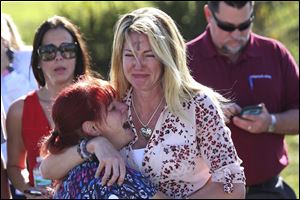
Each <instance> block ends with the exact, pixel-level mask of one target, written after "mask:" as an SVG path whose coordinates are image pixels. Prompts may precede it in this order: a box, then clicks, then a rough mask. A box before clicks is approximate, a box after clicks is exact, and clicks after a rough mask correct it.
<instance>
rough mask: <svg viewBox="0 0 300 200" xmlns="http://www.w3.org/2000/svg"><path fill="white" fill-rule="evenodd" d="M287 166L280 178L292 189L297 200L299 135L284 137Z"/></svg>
mask: <svg viewBox="0 0 300 200" xmlns="http://www.w3.org/2000/svg"><path fill="white" fill-rule="evenodd" d="M286 142H287V146H288V154H289V165H288V167H287V168H286V169H284V170H283V172H282V173H281V176H282V177H283V179H284V180H285V181H286V182H287V183H288V184H289V185H290V186H291V187H292V188H293V189H294V191H295V193H296V195H297V198H299V135H294V136H286Z"/></svg>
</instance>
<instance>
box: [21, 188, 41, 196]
mask: <svg viewBox="0 0 300 200" xmlns="http://www.w3.org/2000/svg"><path fill="white" fill-rule="evenodd" d="M24 193H26V194H30V195H33V196H42V195H43V193H42V192H41V191H39V190H34V189H29V190H24Z"/></svg>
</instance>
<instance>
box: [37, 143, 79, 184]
mask: <svg viewBox="0 0 300 200" xmlns="http://www.w3.org/2000/svg"><path fill="white" fill-rule="evenodd" d="M83 161H84V160H83V159H82V158H81V157H80V156H79V154H78V153H77V147H76V146H73V147H70V148H67V149H65V150H64V151H63V152H62V153H60V154H49V155H47V156H46V157H45V158H44V159H43V161H42V163H41V165H40V170H41V173H42V176H43V177H44V178H47V179H54V180H56V179H61V178H63V177H64V176H65V175H67V173H68V172H69V171H70V170H71V169H72V168H74V167H75V166H76V165H79V164H80V163H82V162H83Z"/></svg>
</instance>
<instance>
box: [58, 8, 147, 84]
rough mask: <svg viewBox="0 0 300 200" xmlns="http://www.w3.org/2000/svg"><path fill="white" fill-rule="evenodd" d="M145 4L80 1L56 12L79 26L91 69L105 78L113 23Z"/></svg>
mask: <svg viewBox="0 0 300 200" xmlns="http://www.w3.org/2000/svg"><path fill="white" fill-rule="evenodd" d="M145 6H148V3H147V2H80V3H79V4H78V6H76V7H73V6H72V7H71V6H68V5H65V6H64V7H61V8H60V9H59V11H58V13H59V14H60V15H62V16H65V17H67V18H69V19H72V21H73V22H74V23H75V24H76V25H78V26H79V27H80V29H81V31H82V32H83V33H84V35H85V38H86V41H87V43H88V47H89V50H90V55H91V57H92V59H93V63H94V64H93V69H94V70H96V71H98V72H100V74H102V75H103V76H105V77H106V78H107V74H108V69H109V63H110V55H111V47H112V41H113V27H114V24H115V23H116V21H117V20H118V18H119V16H120V15H122V14H124V13H127V12H129V11H131V10H134V9H136V8H139V7H145ZM83 9H84V11H85V12H82V10H83Z"/></svg>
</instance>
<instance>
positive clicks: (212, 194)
mask: <svg viewBox="0 0 300 200" xmlns="http://www.w3.org/2000/svg"><path fill="white" fill-rule="evenodd" d="M244 198H245V185H244V184H243V183H233V192H232V193H226V192H224V189H223V183H217V182H212V181H211V179H210V180H209V181H208V182H207V183H206V184H205V185H204V186H203V187H202V188H201V189H200V190H198V191H197V192H195V193H194V194H192V195H190V196H189V197H188V199H244Z"/></svg>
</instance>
